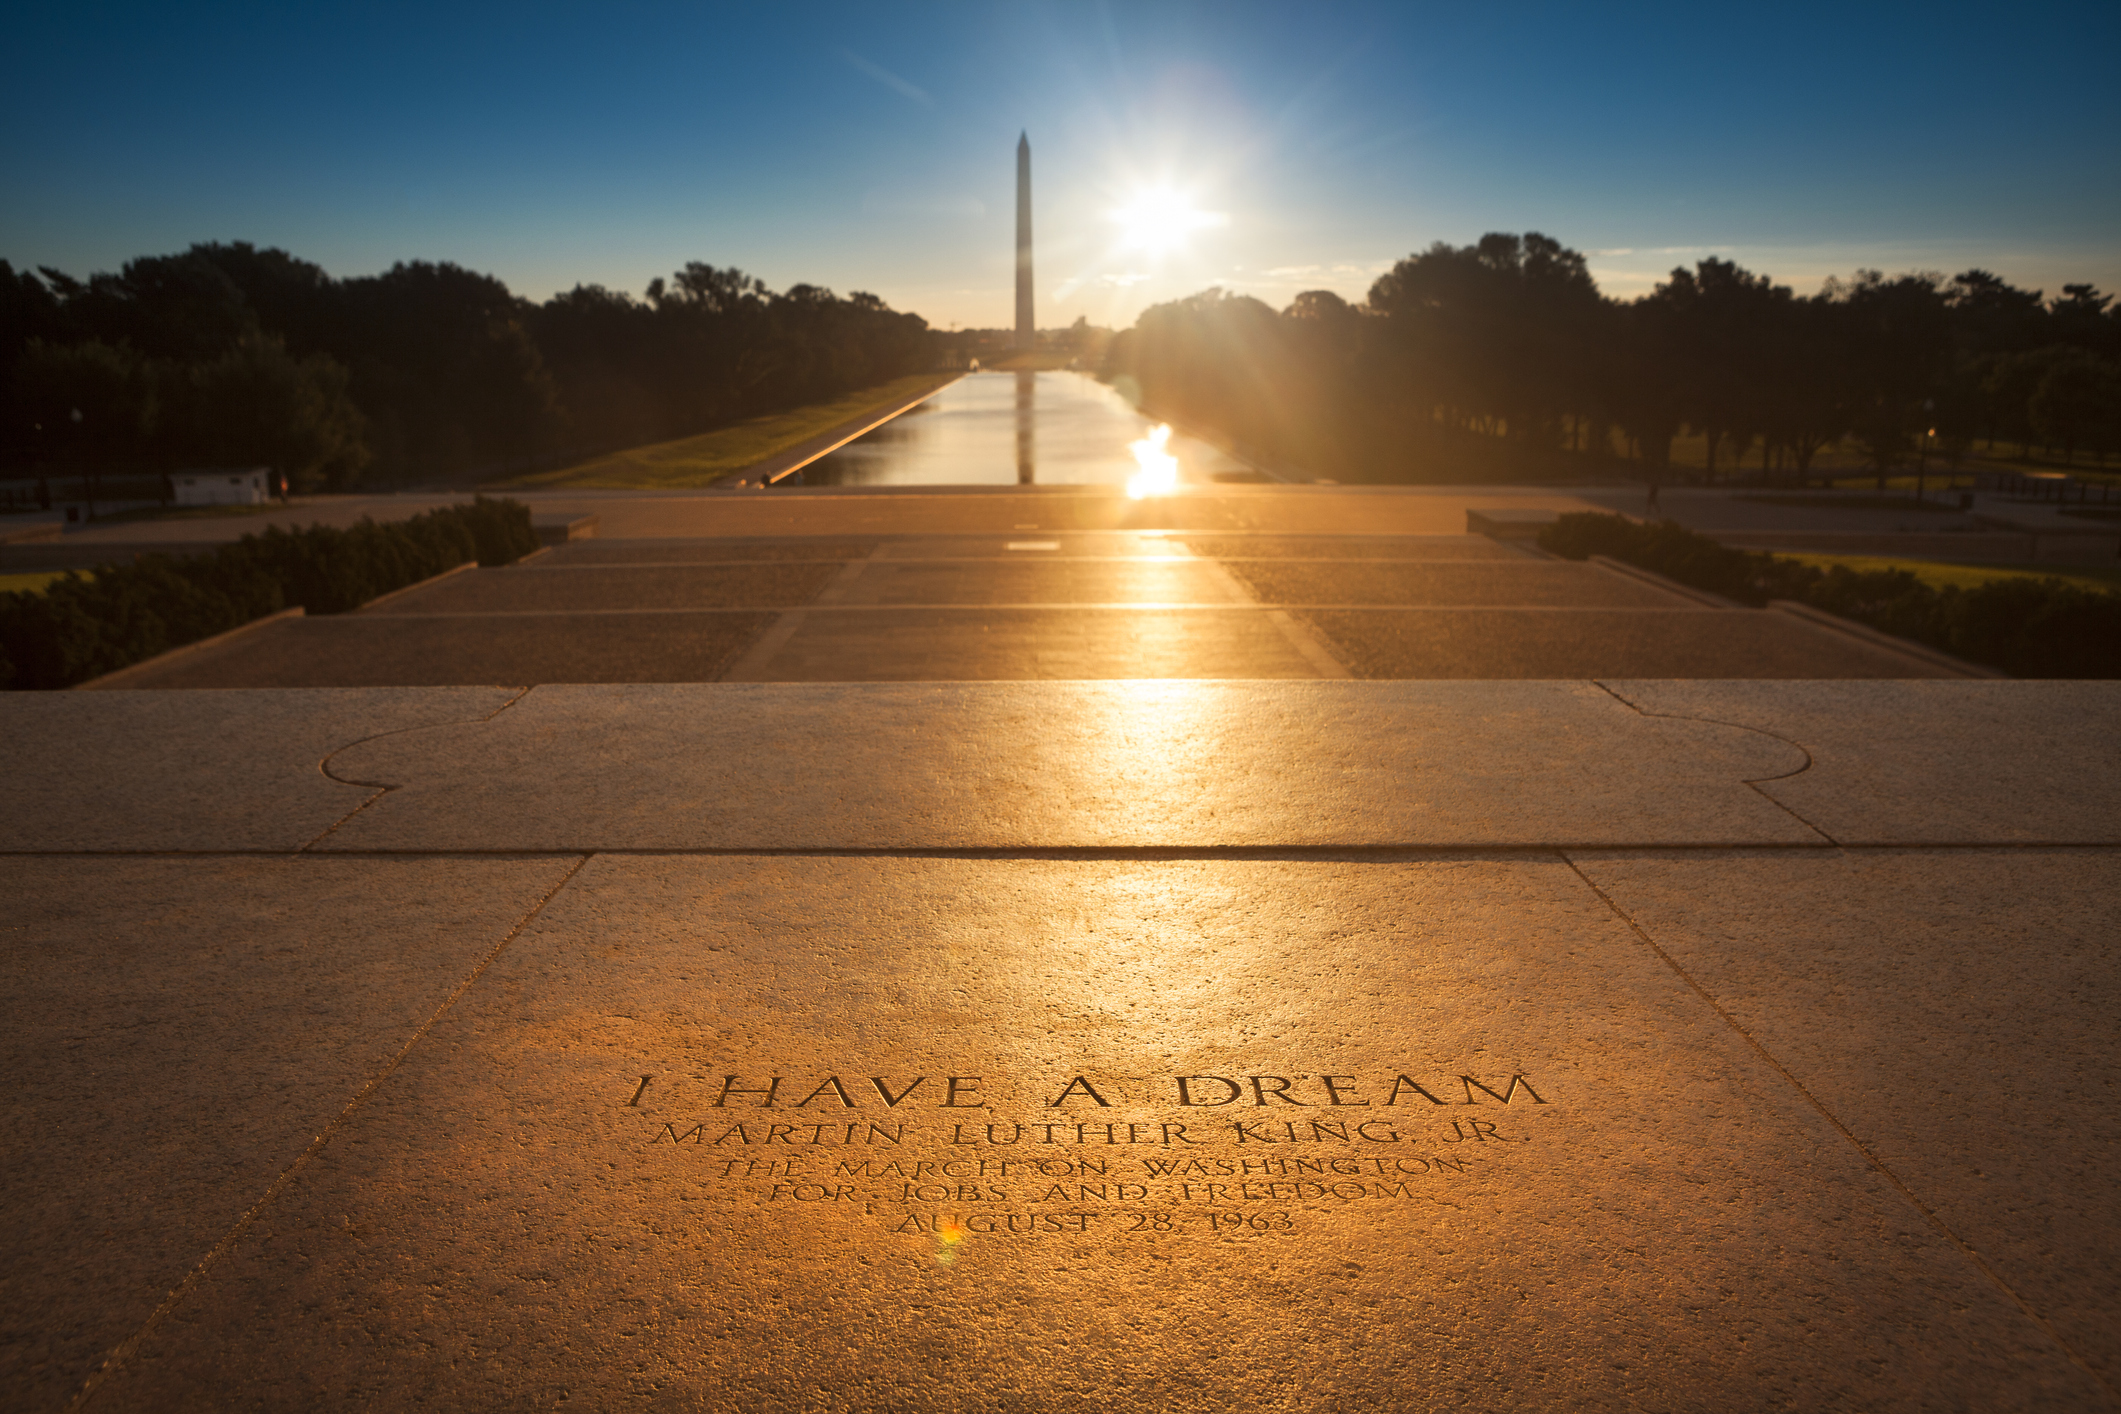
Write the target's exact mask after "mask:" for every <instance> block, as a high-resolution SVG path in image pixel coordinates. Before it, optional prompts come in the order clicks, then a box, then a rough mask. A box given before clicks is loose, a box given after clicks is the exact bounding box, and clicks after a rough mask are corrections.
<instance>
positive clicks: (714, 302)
mask: <svg viewBox="0 0 2121 1414" xmlns="http://www.w3.org/2000/svg"><path fill="white" fill-rule="evenodd" d="M933 360H934V353H933V350H932V349H931V347H930V341H929V331H928V327H927V323H926V321H924V320H923V319H921V318H920V316H918V315H916V314H909V313H901V312H897V311H894V310H892V309H891V308H890V307H889V306H887V305H886V304H885V303H884V302H883V301H882V300H880V299H878V298H877V297H876V296H874V295H870V294H862V293H856V294H852V295H849V296H846V297H844V298H843V297H841V296H839V295H836V294H834V293H833V292H832V291H830V290H828V289H823V288H821V287H818V286H815V285H796V286H793V287H791V288H789V289H787V290H784V291H781V292H779V293H775V292H774V291H772V290H770V289H768V288H767V286H766V285H765V283H764V282H763V281H760V280H757V279H754V278H753V277H751V276H749V275H746V274H744V273H743V272H742V271H740V270H736V269H733V268H731V269H719V268H716V267H715V266H712V265H706V264H701V263H698V262H693V263H689V264H687V265H686V266H685V268H684V269H683V270H680V271H678V272H677V273H676V274H675V275H673V276H672V277H671V278H670V279H668V280H662V279H657V280H655V281H652V282H651V283H650V284H649V286H648V289H647V291H646V293H645V295H644V296H643V297H640V298H636V297H634V296H632V295H629V294H626V293H622V292H618V291H613V290H608V289H605V288H603V287H602V286H599V285H578V286H576V287H575V288H574V289H572V290H569V291H567V292H566V293H564V294H560V295H555V296H554V297H553V298H551V299H548V300H546V301H544V302H543V303H536V302H533V301H530V300H527V299H523V298H521V297H519V296H517V295H514V294H512V293H511V292H510V291H509V289H508V287H507V286H506V285H505V284H503V283H502V282H501V281H500V280H498V279H495V278H494V277H492V276H490V275H481V274H478V273H476V272H474V271H470V270H466V269H464V268H462V267H460V266H457V265H452V264H448V263H446V262H445V263H429V262H425V261H410V262H403V263H400V264H397V265H394V266H392V267H391V268H390V269H389V270H388V271H385V272H384V273H383V274H380V275H372V276H360V277H355V278H351V279H343V280H342V279H334V278H333V277H332V276H330V275H328V274H326V273H325V271H324V270H323V269H322V268H320V267H319V266H316V265H314V264H311V263H310V262H308V261H305V260H300V259H297V258H296V257H294V256H292V255H290V254H288V253H287V252H285V251H282V250H274V249H264V250H260V249H257V248H256V247H254V246H252V245H250V244H248V243H246V242H234V243H230V244H203V245H195V246H193V247H192V248H191V249H190V250H188V251H185V252H184V253H183V254H181V255H168V256H148V257H143V258H141V259H138V260H133V261H129V262H127V263H126V265H125V266H124V267H123V269H122V270H120V271H118V272H117V273H114V274H112V273H103V274H96V275H92V276H90V277H89V278H87V279H85V280H82V279H76V278H74V277H73V276H71V275H68V274H66V273H64V272H62V271H58V270H53V269H50V268H48V267H42V268H40V269H38V270H36V271H26V270H24V271H18V270H16V269H15V268H14V267H13V266H11V265H10V264H8V263H7V262H6V261H0V463H4V465H5V467H6V468H7V474H12V475H17V476H20V475H37V474H54V473H60V472H72V471H75V470H82V469H88V468H95V469H99V470H111V469H119V470H143V471H161V470H173V469H178V468H182V467H210V466H250V465H269V466H273V467H275V468H278V469H279V470H281V471H283V472H285V473H287V474H288V475H289V477H290V478H291V479H292V480H293V481H294V483H295V485H296V487H297V489H302V490H313V489H334V490H344V489H348V488H351V487H354V486H358V485H392V484H404V483H406V482H411V481H427V480H438V479H439V480H448V479H456V478H462V477H464V476H467V475H475V474H478V473H481V472H490V471H493V470H497V469H500V468H503V467H507V466H510V465H526V464H528V462H529V461H530V460H531V459H534V458H539V457H549V456H552V455H555V454H560V453H566V452H569V451H574V450H579V451H582V452H585V453H586V452H590V451H596V450H603V449H607V448H611V447H616V446H626V445H637V444H640V443H646V442H657V441H664V440H668V439H671V438H675V437H683V436H689V435H691V434H693V433H697V432H703V431H707V430H710V429H712V428H715V427H720V426H724V425H726V424H728V423H731V422H735V421H739V420H741V419H743V418H747V417H753V416H757V415H760V414H763V413H769V412H776V411H780V410H782V409H785V408H789V407H794V406H798V405H800V404H803V403H808V402H815V401H819V400H823V399H829V398H833V397H838V396H840V395H842V394H844V393H847V392H849V391H852V390H853V389H856V388H861V387H866V386H869V385H872V384H876V383H882V382H886V381H888V380H890V379H893V378H897V377H901V376H903V375H905V374H908V373H913V372H919V371H921V370H923V369H925V368H927V367H929V366H930V365H931V364H932V362H933Z"/></svg>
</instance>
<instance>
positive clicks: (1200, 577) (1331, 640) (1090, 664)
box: [123, 488, 1943, 688]
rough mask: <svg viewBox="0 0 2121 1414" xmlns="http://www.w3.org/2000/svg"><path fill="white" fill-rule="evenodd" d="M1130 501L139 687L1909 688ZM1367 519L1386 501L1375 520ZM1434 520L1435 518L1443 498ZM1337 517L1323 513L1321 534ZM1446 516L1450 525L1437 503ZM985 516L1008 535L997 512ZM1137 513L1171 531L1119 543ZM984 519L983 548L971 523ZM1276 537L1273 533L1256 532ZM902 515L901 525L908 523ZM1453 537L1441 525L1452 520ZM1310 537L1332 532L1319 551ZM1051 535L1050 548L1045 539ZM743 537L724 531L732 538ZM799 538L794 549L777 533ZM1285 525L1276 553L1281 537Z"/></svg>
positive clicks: (581, 557)
mask: <svg viewBox="0 0 2121 1414" xmlns="http://www.w3.org/2000/svg"><path fill="white" fill-rule="evenodd" d="M1243 489H1244V491H1245V493H1246V494H1242V495H1233V494H1228V493H1220V492H1219V493H1213V494H1209V493H1202V494H1196V495H1190V496H1187V497H1183V498H1177V499H1174V500H1173V501H1171V502H1169V503H1160V504H1158V505H1156V506H1154V507H1153V508H1149V509H1146V510H1145V509H1144V506H1143V503H1140V502H1134V501H1129V500H1128V499H1127V498H1125V497H1124V496H1121V495H1117V494H1113V493H1110V492H1098V491H1078V492H1075V493H1072V494H1065V495H1064V494H1059V493H1053V492H1039V493H1032V494H1015V493H997V494H989V495H982V496H968V495H960V496H944V495H927V496H919V497H906V496H872V495H860V494H832V493H818V494H808V495H798V496H793V497H789V498H786V499H773V498H770V497H764V496H760V497H752V498H744V499H734V498H732V499H725V500H720V501H717V502H715V503H713V506H712V509H713V510H718V511H719V512H720V513H719V514H718V515H713V516H711V518H710V515H709V511H708V510H702V511H701V512H699V513H698V514H699V516H700V519H699V520H698V521H696V522H695V524H696V525H698V527H699V528H700V529H703V530H706V529H720V530H722V531H723V532H724V533H722V534H720V535H705V536H701V537H698V538H685V539H678V538H669V537H670V532H671V531H672V530H673V529H675V528H677V527H676V525H674V524H673V519H674V518H672V517H656V518H654V519H644V520H635V519H632V518H630V517H626V516H622V515H613V514H610V513H606V519H607V524H609V523H610V522H612V521H617V522H618V524H619V526H620V529H621V530H622V531H623V530H629V529H638V530H653V531H659V532H661V535H660V536H658V537H657V538H624V537H621V538H611V539H601V538H600V539H595V540H587V541H576V542H573V543H570V544H567V545H564V546H560V547H556V548H554V549H551V550H548V551H546V552H544V553H542V554H540V555H538V556H536V557H535V558H533V559H531V560H529V561H526V562H525V563H523V564H521V565H518V566H513V567H510V568H507V569H495V570H479V571H475V572H471V573H467V574H462V575H456V576H452V577H450V578H449V579H447V580H444V581H442V582H440V583H437V584H435V585H432V586H430V587H428V588H426V589H422V590H418V591H415V592H413V593H410V594H403V595H400V596H398V597H396V598H394V599H392V600H391V602H390V603H389V604H387V605H380V606H378V607H377V608H376V609H374V610H371V611H367V612H364V613H360V614H354V615H345V616H340V617H334V618H308V619H303V618H297V619H290V620H283V621H280V622H277V623H274V624H270V625H266V626H263V627H261V628H259V629H258V630H256V631H255V632H252V633H248V634H244V635H241V636H239V637H237V638H235V639H232V640H230V641H229V642H227V643H225V644H222V645H218V646H216V647H213V648H209V649H203V650H200V651H198V652H194V653H191V654H187V655H185V656H184V657H182V658H181V659H177V660H174V661H172V662H170V663H169V664H167V665H164V666H160V667H157V668H151V669H148V670H146V671H143V672H136V673H133V674H130V675H128V676H127V677H126V678H125V679H123V683H124V686H126V687H128V688H138V687H408V686H445V685H479V684H510V685H530V684H534V683H552V682H610V683H620V682H713V681H735V682H884V681H922V680H945V681H973V680H979V681H995V680H1023V679H1065V680H1089V679H1111V678H1189V679H1203V678H1225V679H1273V678H1319V677H1325V678H1338V677H1349V676H1356V677H1369V678H1597V677H1610V676H1619V677H1674V678H1678V677H1719V678H1739V677H1752V678H1787V677H1814V678H1862V677H1932V676H1937V675H1939V673H1940V672H1941V671H1943V670H1941V669H1939V668H1938V667H1936V666H1935V665H1934V664H1933V662H1932V661H1931V660H1929V659H1927V658H1921V657H1917V656H1913V655H1910V654H1904V653H1897V652H1895V651H1893V650H1892V649H1891V648H1890V647H1885V646H1880V645H1879V644H1877V643H1875V642H1871V641H1866V640H1864V639H1861V638H1858V637H1855V636H1853V635H1849V634H1843V633H1837V632H1835V631H1834V630H1833V629H1832V628H1830V627H1826V626H1823V625H1822V624H1820V623H1817V622H1813V621H1810V620H1806V619H1802V618H1797V617H1794V616H1791V615H1788V614H1784V613H1780V612H1773V611H1762V610H1746V609H1728V608H1715V607H1710V606H1709V605H1707V604H1706V603H1704V602H1703V601H1702V600H1701V599H1700V598H1698V597H1696V596H1691V595H1688V594H1686V593H1684V592H1680V591H1676V590H1674V589H1671V588H1664V587H1659V585H1658V584H1657V583H1656V582H1654V581H1653V580H1649V579H1645V578H1644V577H1640V576H1635V575H1629V574H1624V573H1621V572H1620V571H1618V570H1615V569H1610V568H1606V567H1603V566H1600V565H1595V564H1588V563H1569V562H1565V561H1560V560H1555V559H1551V558H1548V557H1545V556H1543V555H1541V554H1540V552H1538V551H1537V550H1534V549H1530V548H1528V547H1525V546H1521V545H1513V544H1505V543H1499V542H1496V541H1492V540H1488V539H1485V538H1483V537H1478V536H1470V535H1466V534H1464V533H1462V532H1461V533H1456V534H1445V535H1439V534H1434V533H1429V534H1418V533H1417V534H1384V533H1377V532H1376V530H1375V529H1374V528H1375V527H1377V526H1378V525H1379V524H1380V523H1381V522H1382V523H1384V524H1389V523H1390V520H1389V519H1388V518H1387V517H1386V516H1385V515H1384V514H1382V511H1383V510H1384V509H1386V508H1390V509H1397V510H1399V511H1400V515H1399V516H1398V517H1397V519H1398V520H1400V522H1401V523H1403V524H1404V523H1409V522H1411V523H1413V524H1417V525H1422V526H1433V525H1434V523H1435V521H1436V519H1437V518H1438V517H1437V515H1436V513H1435V507H1434V505H1433V504H1431V503H1430V502H1429V501H1426V500H1425V501H1422V502H1417V503H1416V505H1415V507H1414V513H1413V514H1408V513H1407V511H1406V508H1405V507H1404V506H1402V505H1399V504H1397V503H1396V502H1395V500H1394V498H1390V497H1371V496H1359V495H1355V496H1351V495H1343V494H1337V493H1335V492H1332V491H1330V490H1323V489H1312V488H1289V489H1286V490H1281V489H1277V490H1276V491H1270V492H1266V493H1265V494H1261V493H1260V492H1258V491H1254V490H1253V489H1252V488H1243ZM1380 502H1383V503H1385V505H1384V506H1380V504H1379V503H1380ZM1443 504H1444V505H1446V506H1448V507H1449V508H1451V509H1459V506H1458V505H1457V503H1455V502H1444V503H1443ZM1336 513H1337V514H1336ZM1461 514H1462V511H1461ZM1010 517H1022V518H1023V519H1018V520H1010V519H1009V518H1010ZM1149 518H1154V519H1160V520H1164V521H1168V522H1174V523H1176V524H1177V525H1178V526H1181V527H1186V526H1194V527H1209V528H1212V529H1213V533H1207V534H1201V533H1193V532H1192V531H1190V530H1187V529H1175V530H1165V529H1132V528H1114V529H1081V528H1079V527H1081V526H1083V525H1084V524H1085V523H1089V524H1099V523H1103V524H1107V525H1116V526H1121V527H1124V526H1126V525H1127V522H1129V521H1130V520H1138V519H1149ZM1004 521H1006V522H1007V523H1008V525H1009V527H1010V529H1009V530H1008V531H1007V532H1006V533H996V532H995V531H993V530H986V531H984V533H982V530H983V528H984V527H986V526H992V525H996V524H998V523H1001V522H1004ZM1267 521H1274V522H1278V526H1277V529H1276V530H1274V531H1261V530H1259V529H1257V528H1255V527H1257V526H1259V525H1260V524H1262V523H1263V522H1267ZM921 523H926V527H927V528H924V529H921V530H909V529H908V528H907V527H910V526H913V525H916V524H921ZM1461 524H1462V521H1461ZM1325 525H1335V526H1337V527H1339V529H1340V530H1341V532H1342V533H1339V534H1330V533H1325V532H1324V531H1323V530H1322V529H1321V527H1322V526H1325ZM1056 526H1058V527H1066V528H1054V527H1056ZM746 531H748V532H750V533H748V534H747V533H743V532H746ZM801 532H807V533H801ZM1292 532H1294V533H1292Z"/></svg>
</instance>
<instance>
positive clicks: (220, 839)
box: [0, 688, 514, 851]
mask: <svg viewBox="0 0 2121 1414" xmlns="http://www.w3.org/2000/svg"><path fill="white" fill-rule="evenodd" d="M512 696H514V693H513V692H512V691H508V690H503V689H499V688H440V689H426V690H418V691H403V690H368V691H360V692H345V691H337V690H333V689H328V688H308V689H301V690H295V691H286V692H273V693H220V692H216V693H187V694H184V695H182V696H177V695H172V694H168V693H160V692H130V691H112V692H50V693H45V692H9V693H0V780H4V781H5V782H6V783H7V784H6V792H7V808H6V809H5V810H0V851H24V850H187V851H200V850H293V849H299V848H301V847H302V846H303V845H304V844H307V843H308V842H309V841H311V840H313V839H315V838H317V836H319V835H321V834H323V833H324V832H325V831H326V830H329V829H330V828H331V827H332V826H333V825H334V824H335V823H337V822H338V821H339V820H341V819H343V818H345V816H346V815H347V814H349V813H350V812H352V811H353V810H355V809H358V808H359V807H360V805H361V804H362V802H364V801H366V800H368V799H369V798H370V797H372V796H373V795H374V794H375V788H374V787H372V786H366V785H354V784H349V783H348V782H347V781H345V780H334V779H333V778H332V777H330V776H327V775H326V774H325V773H324V771H323V769H322V764H323V762H324V760H325V758H326V757H328V756H329V755H331V753H332V752H334V751H336V750H338V749H339V748H341V747H344V746H347V745H350V744H352V743H354V742H357V741H361V740H364V739H367V738H372V737H376V736H379V735H382V734H385V733H389V732H400V731H404V730H406V729H408V728H412V727H428V726H437V725H441V724H443V723H447V722H467V721H474V720H477V719H479V718H482V717H485V716H487V715H488V714H490V713H492V712H495V711H498V710H499V709H500V708H501V707H502V706H504V705H505V704H506V703H507V702H508V700H509V699H510V698H511V697H512Z"/></svg>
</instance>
